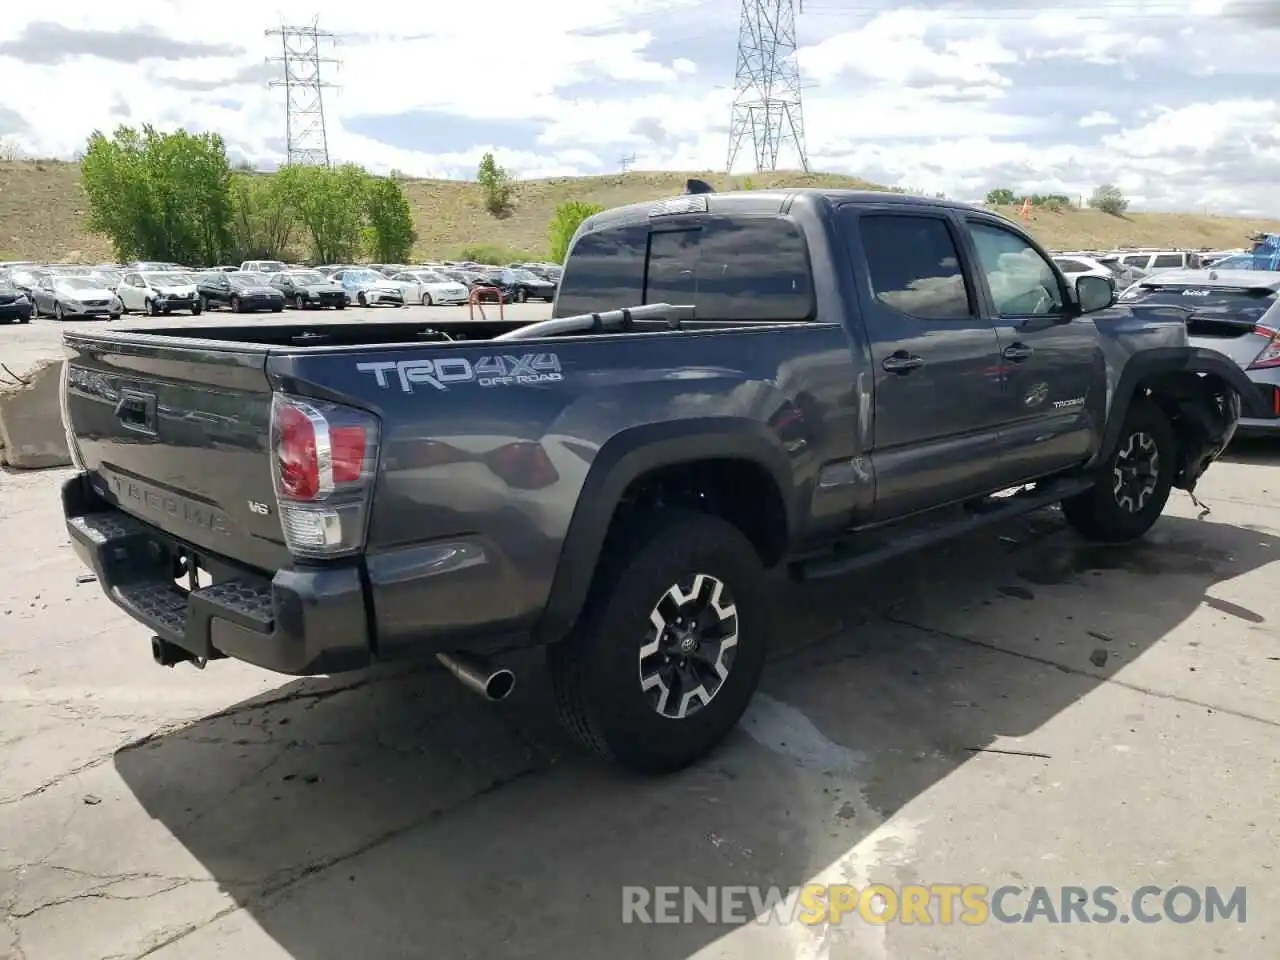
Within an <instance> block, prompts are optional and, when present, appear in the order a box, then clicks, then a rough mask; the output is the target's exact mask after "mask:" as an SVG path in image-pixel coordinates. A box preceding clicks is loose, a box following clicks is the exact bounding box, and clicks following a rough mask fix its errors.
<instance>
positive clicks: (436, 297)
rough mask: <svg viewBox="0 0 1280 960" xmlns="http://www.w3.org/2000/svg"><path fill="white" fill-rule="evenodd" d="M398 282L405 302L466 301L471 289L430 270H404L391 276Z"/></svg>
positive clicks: (444, 302)
mask: <svg viewBox="0 0 1280 960" xmlns="http://www.w3.org/2000/svg"><path fill="white" fill-rule="evenodd" d="M391 280H392V282H393V283H398V284H400V290H401V292H403V294H404V302H405V303H420V304H422V305H423V306H424V307H429V306H431V305H432V304H440V305H445V304H451V303H466V302H467V297H468V296H469V295H470V293H471V291H470V289H468V287H467V285H466V284H464V283H459V282H458V281H456V280H450V279H449V278H448V277H445V276H441V275H440V274H438V273H435V272H434V271H432V270H406V271H405V272H404V273H397V274H396V275H395V276H394V277H392V278H391Z"/></svg>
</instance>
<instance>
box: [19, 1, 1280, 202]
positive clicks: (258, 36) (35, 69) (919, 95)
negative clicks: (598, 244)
mask: <svg viewBox="0 0 1280 960" xmlns="http://www.w3.org/2000/svg"><path fill="white" fill-rule="evenodd" d="M278 2H283V3H284V7H283V8H282V9H275V8H272V9H270V10H268V9H265V8H263V6H262V5H260V4H258V3H251V2H249V0H225V2H223V3H220V4H219V5H218V8H219V14H220V15H219V16H218V17H210V16H208V12H207V11H208V8H207V6H206V5H204V4H202V3H196V2H195V0H119V2H118V3H116V4H113V5H110V7H109V8H107V7H103V6H101V5H96V4H90V3H88V2H87V0H64V2H61V3H59V4H58V11H59V18H58V19H56V20H54V19H49V18H48V17H47V16H46V17H44V18H43V19H42V17H41V12H40V10H39V8H31V7H21V8H18V9H16V10H14V11H10V12H9V13H7V14H6V17H5V20H4V23H3V25H0V70H3V71H4V73H5V75H6V76H10V77H16V76H20V77H22V78H23V80H22V82H21V83H11V84H9V85H8V86H7V87H6V96H5V101H6V102H5V105H4V107H3V108H0V136H2V137H4V138H5V140H6V141H7V142H8V143H9V144H10V145H11V146H13V147H16V148H17V149H20V150H22V151H25V152H28V153H31V154H34V155H43V156H50V155H54V156H70V155H73V154H74V153H75V151H76V150H77V149H79V148H80V146H81V145H82V144H83V141H84V138H85V136H86V135H87V134H88V133H89V132H90V131H92V130H93V129H95V128H100V127H101V128H109V127H111V126H112V125H114V124H116V123H119V122H132V123H140V122H143V121H151V122H154V123H156V124H157V125H160V126H165V127H173V126H178V125H186V126H190V127H196V128H200V129H215V130H218V131H219V132H220V133H222V134H223V136H224V137H225V138H226V140H227V142H228V144H229V147H230V149H231V151H232V152H233V153H234V154H235V155H236V156H237V157H243V158H245V159H248V160H250V161H251V162H253V163H255V164H258V165H262V166H271V165H274V164H276V163H279V162H281V161H282V160H283V149H284V143H283V126H284V124H283V114H284V104H283V94H282V92H281V91H279V90H276V89H270V88H269V87H268V86H267V81H268V79H269V78H270V77H271V76H273V75H275V73H273V71H276V72H278V69H279V68H278V67H273V66H272V65H270V64H268V63H266V62H265V58H266V57H268V56H270V55H272V54H273V53H278V49H277V48H275V47H273V46H272V41H271V40H270V39H269V38H267V37H266V36H264V32H265V31H266V29H268V28H269V27H270V26H272V25H274V24H278V23H279V22H281V21H290V22H306V21H307V20H308V19H310V17H311V16H313V15H315V14H317V13H318V15H319V18H320V24H321V26H322V27H325V28H327V29H328V30H331V31H333V32H335V33H337V34H339V35H340V38H341V41H340V43H339V44H338V45H337V46H336V47H330V46H326V48H325V51H324V52H325V53H326V54H327V55H331V56H334V57H337V58H339V59H340V60H341V61H342V63H341V67H340V69H338V70H336V72H335V71H331V72H330V74H329V77H330V79H332V80H333V81H334V82H336V83H339V84H341V87H340V88H339V89H335V90H333V91H330V92H329V93H328V94H327V97H326V110H327V119H328V126H329V133H330V149H331V152H332V154H333V155H334V157H335V158H336V159H339V160H352V161H355V162H358V163H361V164H364V165H365V166H367V167H368V168H370V169H371V170H373V171H375V172H385V171H387V170H390V169H398V170H401V171H404V172H406V173H409V174H412V175H419V176H446V177H451V178H466V177H471V176H473V175H474V172H475V167H476V164H477V162H478V160H479V158H480V156H481V154H483V153H484V152H486V151H493V152H494V153H495V154H496V156H497V158H498V161H499V162H500V163H502V164H503V165H504V166H507V167H508V168H509V169H511V170H513V171H514V172H516V173H517V174H518V175H520V176H525V177H538V176H566V175H574V174H596V173H611V172H615V171H617V170H618V169H619V158H621V157H630V156H634V157H635V163H634V167H635V168H636V169H668V170H693V169H719V168H722V167H723V166H724V163H725V157H726V150H727V127H728V121H729V113H730V104H731V100H732V85H733V73H734V63H735V44H736V39H737V34H738V12H739V7H738V4H737V3H735V2H734V0H595V2H593V3H592V4H580V3H576V2H574V3H570V2H568V0H545V2H544V3H542V4H539V5H538V6H537V9H538V11H539V12H538V14H537V15H535V16H530V14H529V12H528V11H529V10H530V6H529V5H528V4H523V3H515V2H514V0H490V2H489V3H486V5H485V11H484V15H483V17H481V18H479V22H481V23H483V24H484V25H485V26H492V27H493V28H494V29H493V30H491V31H489V32H488V33H487V34H485V35H484V36H483V39H481V38H480V34H479V32H478V30H477V22H478V21H477V15H476V12H475V10H474V9H472V8H469V7H467V6H466V5H454V6H448V7H445V8H443V9H439V10H431V8H430V7H428V8H427V10H428V11H429V12H426V13H422V12H419V11H420V10H421V9H422V8H421V7H419V8H409V7H405V6H403V5H401V4H392V3H389V2H386V0H365V2H362V3H359V4H350V3H346V2H343V3H339V2H338V0H312V2H310V3H308V4H306V5H305V6H302V5H298V4H295V3H294V2H293V0H278ZM1074 9H1075V8H1074V7H1071V6H1066V7H1064V6H1062V5H1057V4H1050V3H1046V2H1041V0H1024V2H1022V3H1014V2H1013V0H989V2H987V3H978V2H973V0H951V2H933V3H926V4H922V5H918V6H903V5H900V4H895V3H890V2H886V0H849V2H845V0H812V2H810V3H806V4H805V5H804V12H803V13H802V14H800V15H799V17H798V18H797V24H798V26H797V37H798V43H799V52H798V54H797V57H796V59H797V62H798V63H799V65H800V68H801V71H802V75H803V78H804V101H805V103H804V106H805V119H806V126H807V148H808V153H809V160H810V166H811V167H812V168H814V169H819V170H824V171H832V172H845V173H852V174H857V175H859V176H863V177H865V178H867V179H870V180H874V181H878V182H882V183H886V184H889V185H893V186H901V187H909V188H918V189H924V190H928V191H930V192H943V193H945V194H947V195H948V196H953V197H958V198H961V199H976V198H980V197H981V196H982V195H984V194H985V192H986V191H987V190H988V189H990V188H991V187H994V186H1008V187H1011V188H1013V189H1015V190H1019V191H1022V190H1025V191H1032V190H1034V191H1039V192H1061V193H1066V194H1069V195H1073V196H1075V195H1080V194H1087V193H1089V192H1090V191H1091V190H1092V189H1093V187H1094V186H1096V185H1097V184H1099V183H1102V182H1114V183H1117V184H1119V185H1120V186H1121V188H1122V189H1123V190H1124V191H1125V192H1126V194H1128V195H1129V196H1130V198H1131V200H1132V202H1133V206H1134V208H1135V209H1151V210H1161V209H1164V210H1170V209H1174V210H1179V209H1180V210H1195V211H1204V210H1210V211H1215V212H1221V213H1236V212H1249V213H1253V212H1258V213H1271V214H1280V102H1278V97H1280V94H1277V92H1276V91H1277V89H1280V83H1278V82H1277V81H1280V57H1276V56H1275V50H1277V49H1280V2H1276V0H1098V2H1095V3H1093V4H1091V5H1089V7H1088V9H1087V12H1084V13H1076V12H1073V11H1074ZM193 25H195V26H194V27H193ZM750 155H751V154H750V150H749V149H747V150H745V151H744V152H743V154H742V155H741V158H740V160H739V165H738V167H737V168H736V169H737V170H738V171H739V172H743V173H746V172H748V171H749V167H750ZM780 165H781V166H785V167H795V166H797V165H798V161H797V158H796V156H795V155H794V153H788V152H786V151H784V154H783V156H782V158H781V163H780Z"/></svg>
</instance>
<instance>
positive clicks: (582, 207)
mask: <svg viewBox="0 0 1280 960" xmlns="http://www.w3.org/2000/svg"><path fill="white" fill-rule="evenodd" d="M603 209H604V207H602V206H600V205H599V204H595V203H584V202H582V201H581V200H566V201H565V202H564V203H562V204H560V206H558V207H556V212H555V214H554V215H553V216H552V217H551V222H550V223H549V224H547V239H548V240H549V241H550V243H551V259H552V260H554V261H555V262H556V263H564V258H565V254H567V253H568V252H569V244H570V242H571V241H572V240H573V235H574V234H575V233H577V232H578V227H579V226H581V225H582V221H583V220H586V219H587V217H590V216H593V215H594V214H597V213H599V212H600V211H601V210H603Z"/></svg>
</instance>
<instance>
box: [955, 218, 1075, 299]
mask: <svg viewBox="0 0 1280 960" xmlns="http://www.w3.org/2000/svg"><path fill="white" fill-rule="evenodd" d="M969 234H970V236H972V237H973V244H974V246H975V247H976V248H977V251H978V262H979V264H980V265H981V267H982V272H983V273H985V274H986V277H987V286H988V287H989V288H990V290H991V298H992V300H994V301H995V307H996V312H997V313H999V314H1000V316H1002V317H1009V316H1013V317H1043V316H1048V315H1050V314H1055V313H1061V312H1062V308H1063V298H1062V287H1061V285H1060V284H1059V283H1058V275H1057V274H1056V273H1054V270H1053V268H1052V267H1051V266H1049V262H1048V261H1047V260H1046V259H1045V258H1044V257H1043V256H1041V255H1040V252H1039V251H1038V250H1036V248H1035V247H1033V246H1031V244H1029V243H1027V241H1026V240H1025V239H1023V238H1022V237H1020V236H1018V235H1017V234H1016V233H1012V232H1010V231H1009V230H1006V229H1004V228H1003V227H997V226H993V225H991V224H988V223H974V222H971V223H970V224H969Z"/></svg>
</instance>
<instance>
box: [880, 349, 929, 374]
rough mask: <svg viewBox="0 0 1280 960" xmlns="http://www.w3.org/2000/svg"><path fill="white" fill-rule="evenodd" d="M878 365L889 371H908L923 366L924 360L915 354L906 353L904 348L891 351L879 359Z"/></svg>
mask: <svg viewBox="0 0 1280 960" xmlns="http://www.w3.org/2000/svg"><path fill="white" fill-rule="evenodd" d="M880 366H882V367H884V368H885V369H886V370H888V371H889V372H890V373H910V372H911V371H912V370H918V369H919V368H920V367H923V366H924V360H923V359H921V358H920V357H917V356H916V355H915V354H912V353H907V352H906V351H905V350H899V351H897V352H896V353H891V354H889V356H887V357H885V358H884V359H883V360H881V361H880Z"/></svg>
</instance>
